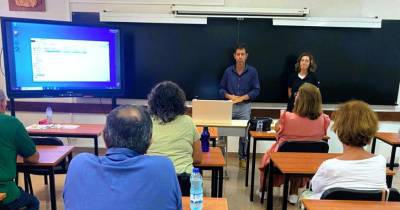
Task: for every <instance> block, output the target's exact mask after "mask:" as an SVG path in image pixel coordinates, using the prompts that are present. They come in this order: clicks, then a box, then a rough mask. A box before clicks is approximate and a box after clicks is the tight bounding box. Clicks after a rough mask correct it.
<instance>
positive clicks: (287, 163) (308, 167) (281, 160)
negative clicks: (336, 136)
mask: <svg viewBox="0 0 400 210" xmlns="http://www.w3.org/2000/svg"><path fill="white" fill-rule="evenodd" d="M339 155H340V153H298V152H274V153H272V154H271V161H270V164H269V167H270V168H269V173H268V192H267V210H272V208H273V203H272V202H273V198H272V190H273V186H272V185H273V171H274V170H273V167H274V166H275V167H277V168H278V169H279V170H280V171H281V172H282V174H283V176H284V180H285V181H284V184H283V201H282V209H283V210H286V209H287V199H288V190H289V179H290V177H293V176H300V177H307V176H313V175H314V174H315V173H316V172H317V170H318V168H319V166H320V165H321V164H322V162H324V161H325V160H328V159H331V158H334V157H337V156H339ZM393 175H394V172H393V171H392V170H390V169H387V170H386V176H393ZM389 187H390V186H389Z"/></svg>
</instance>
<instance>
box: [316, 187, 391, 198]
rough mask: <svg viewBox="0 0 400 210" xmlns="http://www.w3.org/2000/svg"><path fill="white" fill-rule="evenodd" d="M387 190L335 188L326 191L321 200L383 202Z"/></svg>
mask: <svg viewBox="0 0 400 210" xmlns="http://www.w3.org/2000/svg"><path fill="white" fill-rule="evenodd" d="M383 192H385V190H353V189H347V188H342V187H334V188H330V189H328V190H326V191H325V192H324V193H323V194H322V196H321V200H366V201H381V200H382V193H383Z"/></svg>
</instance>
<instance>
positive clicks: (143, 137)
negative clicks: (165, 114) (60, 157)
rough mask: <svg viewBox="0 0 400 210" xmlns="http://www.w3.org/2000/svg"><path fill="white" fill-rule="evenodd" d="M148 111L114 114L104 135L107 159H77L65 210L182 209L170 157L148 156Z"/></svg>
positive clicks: (130, 108) (68, 184)
mask: <svg viewBox="0 0 400 210" xmlns="http://www.w3.org/2000/svg"><path fill="white" fill-rule="evenodd" d="M151 135H152V122H151V119H150V115H149V114H148V112H147V111H146V110H145V109H144V108H142V107H137V106H132V105H123V106H120V107H117V108H115V109H114V110H112V111H111V112H110V113H109V114H108V116H107V120H106V126H105V128H104V131H103V137H104V141H105V144H106V147H107V153H106V155H105V156H102V157H97V156H95V155H93V154H89V153H84V154H80V155H78V156H76V157H75V158H74V159H73V160H72V162H71V164H70V166H69V168H68V173H67V178H66V180H65V186H64V206H65V209H66V210H75V209H80V210H92V209H96V210H101V209H105V210H106V209H107V210H108V209H130V210H142V209H149V210H150V209H163V210H181V209H182V204H181V192H180V188H179V184H178V180H177V177H176V173H175V168H174V166H173V164H172V162H171V160H169V159H168V158H166V157H161V156H149V155H145V153H146V151H147V149H148V148H149V146H150V144H151Z"/></svg>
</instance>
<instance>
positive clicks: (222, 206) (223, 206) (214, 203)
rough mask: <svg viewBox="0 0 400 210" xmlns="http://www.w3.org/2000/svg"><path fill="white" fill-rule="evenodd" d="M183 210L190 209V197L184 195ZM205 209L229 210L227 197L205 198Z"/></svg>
mask: <svg viewBox="0 0 400 210" xmlns="http://www.w3.org/2000/svg"><path fill="white" fill-rule="evenodd" d="M182 210H190V198H189V197H182ZM203 210H228V200H227V199H226V198H209V197H204V198H203Z"/></svg>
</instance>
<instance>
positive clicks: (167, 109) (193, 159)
mask: <svg viewBox="0 0 400 210" xmlns="http://www.w3.org/2000/svg"><path fill="white" fill-rule="evenodd" d="M185 102H186V96H185V93H184V92H183V90H182V89H181V88H180V87H179V86H178V85H177V84H175V83H173V82H171V81H164V82H161V83H159V84H157V85H156V86H155V87H154V88H153V89H152V90H151V92H150V94H149V95H148V105H149V110H150V114H151V116H152V121H153V139H152V144H151V146H150V148H149V149H148V152H147V153H148V154H151V155H162V156H168V157H169V158H170V159H171V160H172V162H173V163H174V166H175V170H176V173H177V174H178V178H180V180H179V182H180V184H181V191H182V195H189V189H190V180H189V176H190V174H191V173H192V169H193V163H199V162H200V161H201V155H202V153H201V142H200V140H199V139H200V136H199V134H198V133H197V130H196V126H195V125H194V123H193V120H192V118H191V117H190V116H188V115H185V111H186V106H185Z"/></svg>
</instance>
